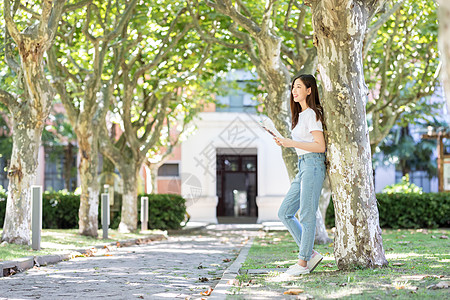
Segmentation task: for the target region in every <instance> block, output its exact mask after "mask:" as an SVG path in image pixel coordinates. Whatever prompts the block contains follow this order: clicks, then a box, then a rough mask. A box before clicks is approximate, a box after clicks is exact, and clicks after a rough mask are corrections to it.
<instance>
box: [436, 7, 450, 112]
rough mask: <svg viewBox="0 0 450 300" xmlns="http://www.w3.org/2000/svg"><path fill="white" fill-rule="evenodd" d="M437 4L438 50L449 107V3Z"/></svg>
mask: <svg viewBox="0 0 450 300" xmlns="http://www.w3.org/2000/svg"><path fill="white" fill-rule="evenodd" d="M438 3H439V12H438V15H439V50H440V51H441V58H442V72H441V73H442V75H441V76H442V83H443V86H444V91H445V95H446V98H447V107H450V2H449V1H448V0H438Z"/></svg>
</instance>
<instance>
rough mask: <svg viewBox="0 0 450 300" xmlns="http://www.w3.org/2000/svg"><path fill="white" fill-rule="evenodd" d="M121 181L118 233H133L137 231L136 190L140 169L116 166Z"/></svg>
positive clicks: (124, 165)
mask: <svg viewBox="0 0 450 300" xmlns="http://www.w3.org/2000/svg"><path fill="white" fill-rule="evenodd" d="M116 167H118V169H119V172H120V174H121V175H122V180H123V194H122V215H121V218H120V224H119V231H120V232H134V231H136V230H137V223H138V219H137V196H138V193H137V190H138V180H137V179H138V176H139V169H140V167H135V166H129V165H126V164H123V165H122V166H117V165H116Z"/></svg>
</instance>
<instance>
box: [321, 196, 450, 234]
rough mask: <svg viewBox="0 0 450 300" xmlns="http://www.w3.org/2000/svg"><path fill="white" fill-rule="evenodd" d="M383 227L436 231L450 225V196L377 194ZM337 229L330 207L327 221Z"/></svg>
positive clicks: (327, 223) (328, 224)
mask: <svg viewBox="0 0 450 300" xmlns="http://www.w3.org/2000/svg"><path fill="white" fill-rule="evenodd" d="M377 202H378V212H379V215H380V227H383V228H436V227H449V226H450V194H449V193H424V194H418V193H392V194H385V193H380V194H377ZM325 224H326V225H327V226H329V227H333V226H334V207H333V205H332V203H330V205H329V206H328V210H327V216H326V222H325Z"/></svg>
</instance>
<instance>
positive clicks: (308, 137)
mask: <svg viewBox="0 0 450 300" xmlns="http://www.w3.org/2000/svg"><path fill="white" fill-rule="evenodd" d="M315 130H318V131H323V128H322V122H320V120H319V121H317V119H316V113H315V112H314V110H312V109H311V108H309V107H308V108H307V109H305V110H304V111H302V112H301V113H299V114H298V123H297V125H295V127H294V129H292V139H293V140H294V141H297V142H307V143H312V142H314V138H313V135H312V134H311V131H315ZM295 151H297V155H302V154H306V153H311V152H310V151H305V150H303V149H299V148H295Z"/></svg>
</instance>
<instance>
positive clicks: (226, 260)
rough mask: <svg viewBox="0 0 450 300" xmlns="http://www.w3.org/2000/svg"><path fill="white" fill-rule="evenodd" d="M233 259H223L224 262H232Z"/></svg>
mask: <svg viewBox="0 0 450 300" xmlns="http://www.w3.org/2000/svg"><path fill="white" fill-rule="evenodd" d="M230 261H231V259H229V258H225V259H224V260H223V262H230Z"/></svg>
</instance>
